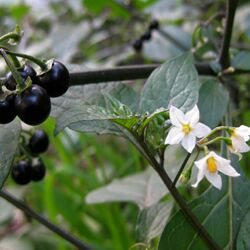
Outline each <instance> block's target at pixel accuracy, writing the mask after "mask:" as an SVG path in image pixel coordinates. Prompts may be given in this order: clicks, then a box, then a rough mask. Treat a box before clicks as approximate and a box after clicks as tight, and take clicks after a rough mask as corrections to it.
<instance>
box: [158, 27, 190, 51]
mask: <svg viewBox="0 0 250 250" xmlns="http://www.w3.org/2000/svg"><path fill="white" fill-rule="evenodd" d="M157 31H158V32H159V33H160V34H161V35H162V36H163V37H164V38H166V39H167V40H169V41H170V42H171V43H172V44H173V45H175V46H176V47H178V48H179V49H180V50H183V51H186V50H189V49H190V48H188V47H186V46H185V45H184V44H182V43H181V42H180V41H179V40H177V39H176V38H175V37H173V36H172V35H171V34H170V33H168V32H167V31H165V30H163V29H159V30H157Z"/></svg>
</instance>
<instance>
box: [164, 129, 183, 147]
mask: <svg viewBox="0 0 250 250" xmlns="http://www.w3.org/2000/svg"><path fill="white" fill-rule="evenodd" d="M183 137H184V133H183V131H182V129H180V128H177V127H173V128H171V129H170V131H169V133H168V135H167V138H166V140H165V144H170V145H173V144H178V143H180V141H181V140H182V139H183Z"/></svg>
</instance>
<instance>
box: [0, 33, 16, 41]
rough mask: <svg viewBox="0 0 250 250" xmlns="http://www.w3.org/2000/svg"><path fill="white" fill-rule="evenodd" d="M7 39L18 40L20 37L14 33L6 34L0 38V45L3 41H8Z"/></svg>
mask: <svg viewBox="0 0 250 250" xmlns="http://www.w3.org/2000/svg"><path fill="white" fill-rule="evenodd" d="M8 39H14V40H18V39H20V35H19V34H17V33H16V32H10V33H7V34H5V35H3V36H1V37H0V43H1V42H3V41H5V40H8Z"/></svg>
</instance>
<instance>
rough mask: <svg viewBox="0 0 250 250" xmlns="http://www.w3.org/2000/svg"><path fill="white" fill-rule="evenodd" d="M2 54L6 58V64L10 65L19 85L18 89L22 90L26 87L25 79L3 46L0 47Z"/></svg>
mask: <svg viewBox="0 0 250 250" xmlns="http://www.w3.org/2000/svg"><path fill="white" fill-rule="evenodd" d="M0 54H1V55H2V57H3V58H4V60H5V62H6V64H7V65H8V67H9V69H10V71H11V73H12V75H13V77H14V79H15V81H16V83H17V86H18V89H20V90H22V89H24V88H25V82H24V81H23V79H22V77H21V75H20V74H19V72H18V71H17V69H16V68H15V66H14V65H13V64H12V63H11V61H10V60H9V58H8V56H7V54H6V52H5V50H4V49H3V48H0Z"/></svg>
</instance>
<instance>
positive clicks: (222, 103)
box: [198, 79, 229, 128]
mask: <svg viewBox="0 0 250 250" xmlns="http://www.w3.org/2000/svg"><path fill="white" fill-rule="evenodd" d="M228 101H229V94H228V91H227V89H226V88H225V87H224V86H223V85H222V84H221V83H220V82H219V81H217V80H216V79H209V80H207V81H206V82H204V83H203V84H202V86H201V88H200V94H199V101H198V107H199V110H200V113H201V121H202V122H203V123H205V124H207V125H208V126H209V127H211V128H214V127H216V126H217V125H218V124H219V122H220V121H221V120H222V118H223V116H224V115H225V112H226V110H227V105H228Z"/></svg>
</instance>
